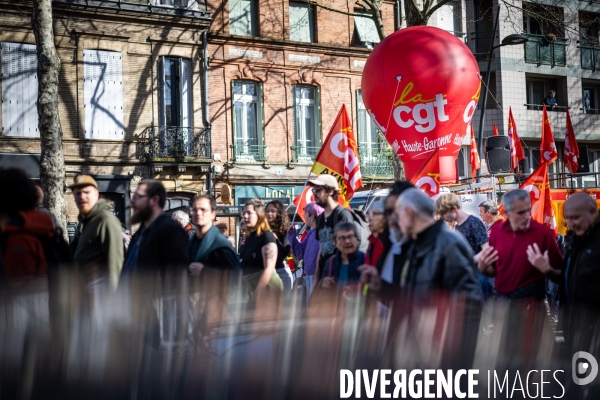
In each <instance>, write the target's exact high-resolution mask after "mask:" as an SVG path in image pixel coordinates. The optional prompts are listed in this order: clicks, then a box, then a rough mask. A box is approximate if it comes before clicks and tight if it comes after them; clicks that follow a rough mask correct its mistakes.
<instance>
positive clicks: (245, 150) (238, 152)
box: [230, 140, 267, 162]
mask: <svg viewBox="0 0 600 400" xmlns="http://www.w3.org/2000/svg"><path fill="white" fill-rule="evenodd" d="M230 147H231V148H232V149H233V157H232V158H231V161H233V162H244V161H267V146H265V145H262V144H244V143H243V142H242V141H237V140H236V142H234V144H232V145H230Z"/></svg>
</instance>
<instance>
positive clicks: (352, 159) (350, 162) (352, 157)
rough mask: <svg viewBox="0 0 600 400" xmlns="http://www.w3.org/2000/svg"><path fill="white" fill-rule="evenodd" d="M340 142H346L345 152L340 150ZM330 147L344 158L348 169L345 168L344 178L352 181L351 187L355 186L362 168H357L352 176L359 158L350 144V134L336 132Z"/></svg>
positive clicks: (337, 155)
mask: <svg viewBox="0 0 600 400" xmlns="http://www.w3.org/2000/svg"><path fill="white" fill-rule="evenodd" d="M340 142H343V143H344V147H345V148H346V152H345V153H344V152H342V151H340V148H339V145H340ZM330 149H331V152H332V153H333V154H334V155H335V156H336V157H339V158H342V159H344V164H345V165H346V169H345V170H344V178H345V179H348V180H349V181H350V187H351V188H354V187H355V184H356V181H358V180H359V179H360V178H361V177H362V176H361V173H360V169H359V170H356V172H355V173H354V174H352V176H350V172H352V171H353V170H354V168H356V166H357V165H358V163H359V160H358V157H357V156H356V154H355V153H354V151H353V150H352V149H351V148H350V147H349V146H348V136H346V135H344V134H343V133H342V132H338V133H336V134H335V136H334V137H333V138H331V145H330Z"/></svg>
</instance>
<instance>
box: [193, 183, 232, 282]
mask: <svg viewBox="0 0 600 400" xmlns="http://www.w3.org/2000/svg"><path fill="white" fill-rule="evenodd" d="M216 217H217V202H216V201H215V199H214V198H213V197H212V196H209V195H207V194H201V195H198V196H196V197H194V199H193V200H192V223H193V224H194V226H195V227H196V234H195V235H194V237H193V238H191V240H190V257H189V259H190V265H189V270H190V272H191V273H192V275H197V274H199V273H200V272H201V271H202V270H203V269H204V268H205V267H208V268H214V269H219V270H233V271H241V270H242V266H241V265H240V260H239V257H238V256H237V254H236V253H235V251H234V250H233V246H231V243H229V240H227V238H226V237H225V235H223V234H222V233H221V231H220V230H219V229H218V228H217V227H216V226H215V225H214V221H215V218H216Z"/></svg>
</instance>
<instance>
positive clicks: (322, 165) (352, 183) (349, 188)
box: [311, 105, 362, 206]
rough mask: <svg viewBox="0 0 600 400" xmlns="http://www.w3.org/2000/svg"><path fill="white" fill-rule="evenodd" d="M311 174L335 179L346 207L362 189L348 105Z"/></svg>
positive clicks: (328, 135) (322, 147)
mask: <svg viewBox="0 0 600 400" xmlns="http://www.w3.org/2000/svg"><path fill="white" fill-rule="evenodd" d="M311 172H314V173H315V174H317V175H321V174H329V175H333V176H335V177H336V178H337V180H338V182H339V184H340V195H341V197H342V199H343V204H344V205H346V206H347V205H348V201H349V200H350V199H351V198H352V196H353V195H354V192H355V191H356V190H358V189H359V188H360V187H361V186H362V175H361V173H360V165H359V158H358V148H357V146H356V138H355V136H354V132H353V131H352V121H351V120H350V117H348V112H347V111H346V106H345V105H342V108H341V109H340V112H339V113H338V115H337V117H336V119H335V122H334V123H333V126H332V127H331V130H330V131H329V133H328V134H327V138H326V139H325V143H323V146H321V150H319V154H317V157H316V158H315V163H314V164H313V167H312V169H311Z"/></svg>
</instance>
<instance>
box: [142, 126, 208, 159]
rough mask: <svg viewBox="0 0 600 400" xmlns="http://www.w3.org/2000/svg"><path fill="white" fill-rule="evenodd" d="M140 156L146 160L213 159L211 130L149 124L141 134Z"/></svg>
mask: <svg viewBox="0 0 600 400" xmlns="http://www.w3.org/2000/svg"><path fill="white" fill-rule="evenodd" d="M139 139H140V141H141V145H142V149H141V154H139V157H140V158H142V159H145V160H146V161H170V160H173V161H175V160H177V161H181V160H183V161H198V160H202V159H204V160H212V153H211V144H210V130H209V129H207V128H193V127H180V126H149V127H148V128H146V129H144V131H143V132H142V133H141V134H140V135H139Z"/></svg>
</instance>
